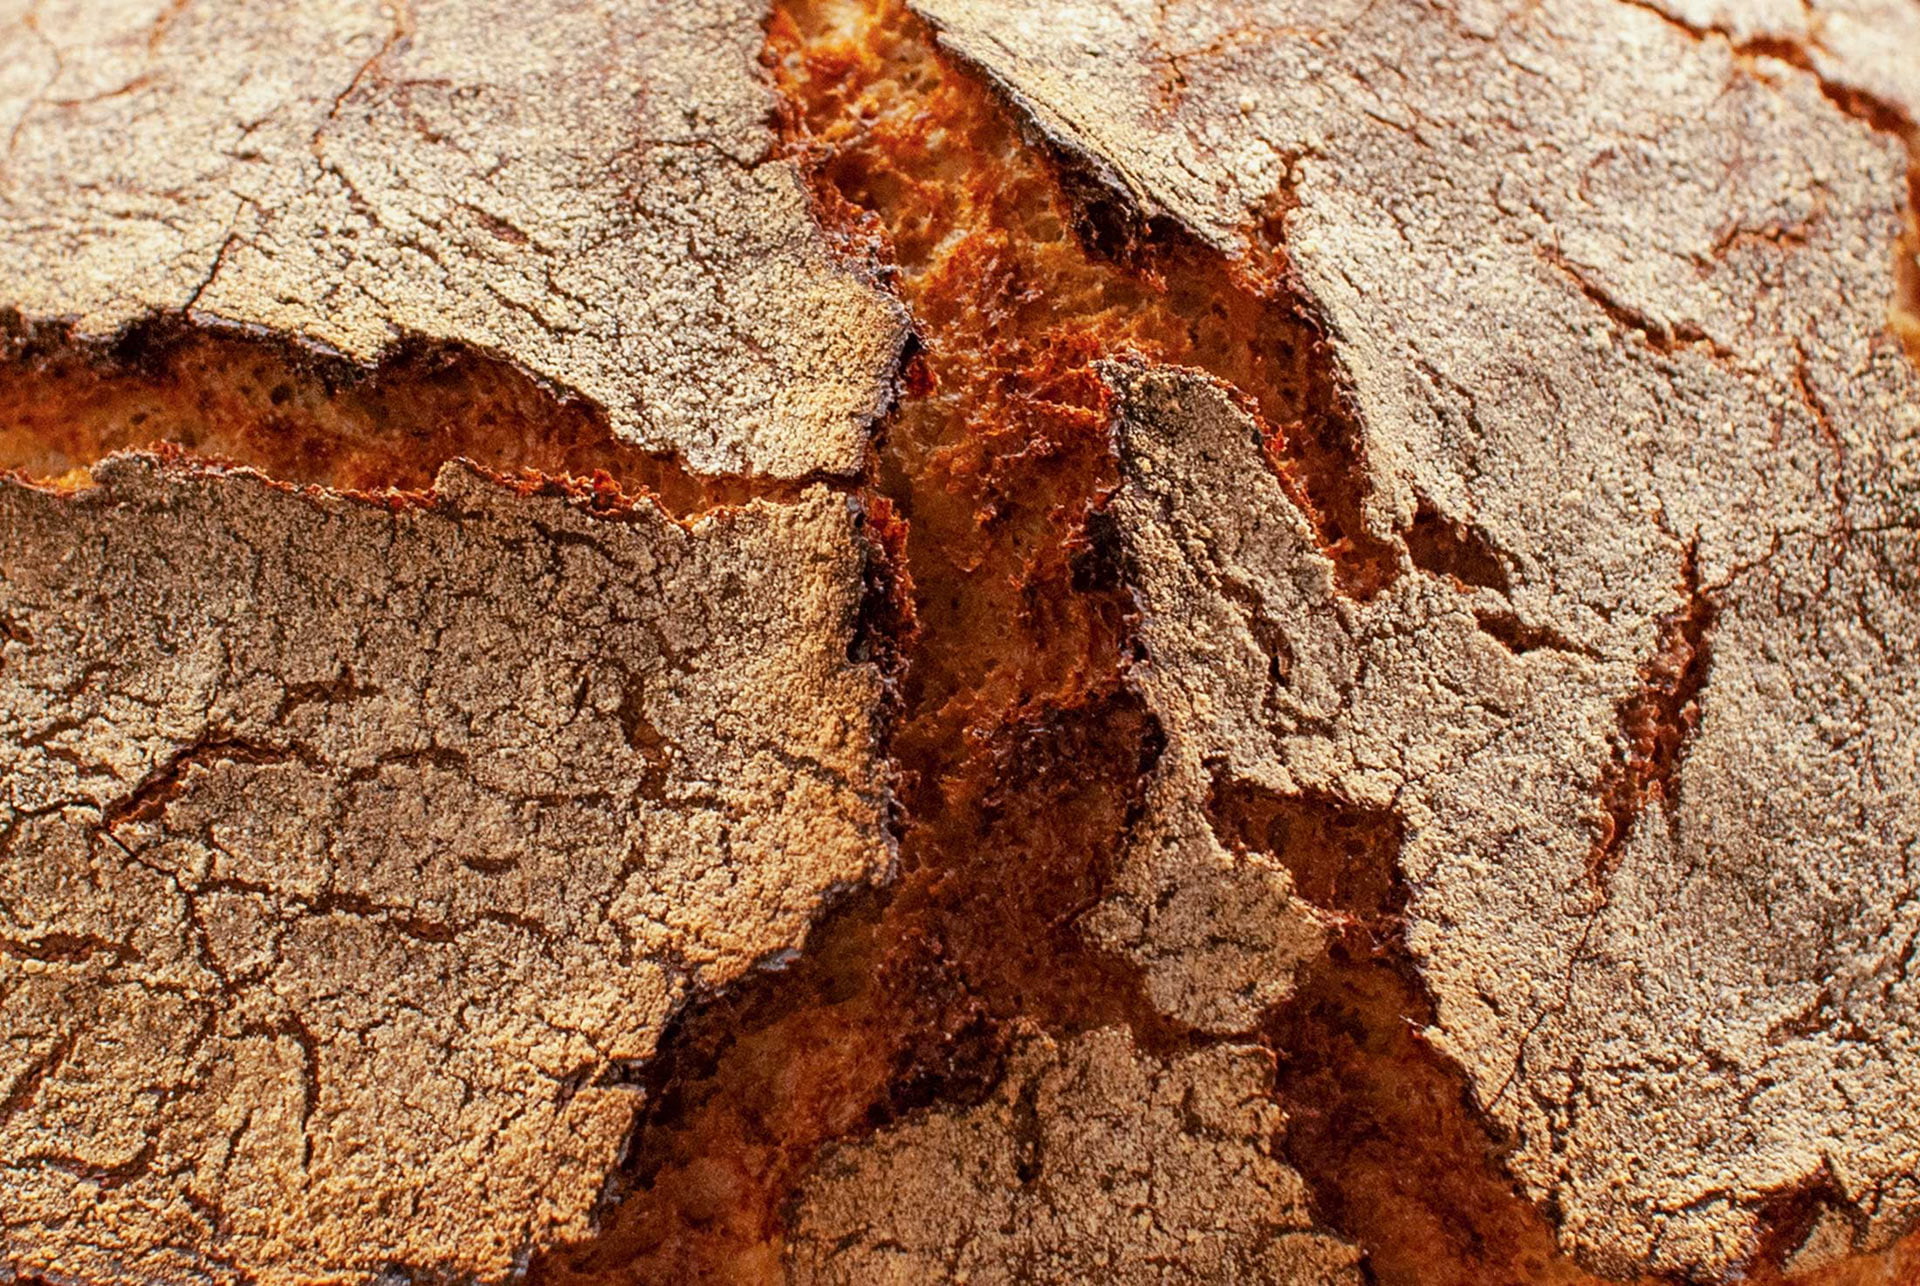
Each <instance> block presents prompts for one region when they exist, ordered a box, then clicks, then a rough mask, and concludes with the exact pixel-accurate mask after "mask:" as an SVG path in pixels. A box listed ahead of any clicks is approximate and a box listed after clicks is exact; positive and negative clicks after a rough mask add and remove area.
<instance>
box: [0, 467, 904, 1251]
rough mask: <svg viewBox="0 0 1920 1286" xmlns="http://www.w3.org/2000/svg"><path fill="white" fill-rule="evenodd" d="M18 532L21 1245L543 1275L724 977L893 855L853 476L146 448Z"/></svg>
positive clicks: (9, 635)
mask: <svg viewBox="0 0 1920 1286" xmlns="http://www.w3.org/2000/svg"><path fill="white" fill-rule="evenodd" d="M0 529H4V530H5V531H6V532H7V539H8V545H9V553H8V556H7V565H6V572H5V577H4V580H0V620H3V621H4V623H5V628H6V643H5V645H4V663H3V664H0V779H3V780H4V782H5V785H4V794H3V795H0V810H4V811H3V812H0V816H3V817H4V829H0V846H4V852H5V854H6V858H7V860H6V861H5V862H4V864H0V907H4V916H5V921H4V930H3V931H0V932H3V933H4V937H3V938H0V951H4V953H5V956H4V960H5V964H4V973H0V977H4V978H5V995H6V1016H7V1017H6V1044H5V1047H4V1052H3V1053H0V1060H3V1061H0V1084H4V1085H5V1086H7V1090H6V1097H5V1104H6V1107H5V1110H4V1112H0V1185H4V1189H5V1192H6V1201H5V1203H4V1210H3V1211H0V1228H3V1229H4V1232H3V1233H0V1236H3V1237H4V1246H5V1251H6V1260H7V1264H8V1267H9V1268H10V1269H11V1270H13V1271H15V1272H24V1273H27V1274H29V1275H31V1274H34V1273H46V1274H49V1275H53V1276H57V1277H59V1278H61V1279H66V1280H76V1281H88V1282H153V1281H208V1282H243V1281H259V1282H287V1283H293V1282H309V1281H364V1280H366V1279H367V1278H368V1277H369V1276H371V1275H372V1274H374V1273H376V1272H378V1271H379V1270H380V1269H381V1268H382V1267H383V1266H385V1265H387V1264H390V1263H398V1264H411V1265H422V1266H432V1267H434V1268H435V1269H436V1270H437V1271H440V1272H443V1273H446V1274H449V1275H471V1276H473V1277H477V1278H482V1279H486V1280H498V1279H501V1278H503V1277H505V1276H506V1275H507V1274H508V1273H509V1271H510V1269H511V1268H512V1266H513V1264H514V1261H515V1258H516V1256H518V1255H520V1254H522V1253H523V1252H524V1250H525V1248H526V1247H527V1246H529V1245H531V1244H539V1243H545V1242H548V1241H551V1240H553V1239H555V1238H561V1237H566V1236H574V1235H579V1234H581V1233H583V1232H584V1231H585V1230H586V1228H587V1217H588V1213H589V1211H590V1210H591V1208H592V1206H593V1202H594V1200H595V1198H596V1196H597V1194H598V1193H599V1190H600V1187H601V1184H602V1183H603V1181H604V1180H605V1178H606V1175H607V1173H608V1172H609V1171H610V1170H611V1169H612V1167H613V1165H614V1163H615V1161H616V1159H617V1156H618V1151H619V1146H620V1141H621V1139H622V1137H623V1135H624V1134H625V1132H626V1130H627V1128H628V1126H629V1124H630V1122H631V1120H632V1116H633V1110H634V1106H635V1097H636V1095H635V1091H634V1088H633V1087H632V1086H631V1085H630V1084H626V1083H624V1081H625V1078H624V1077H623V1075H622V1072H623V1069H625V1068H628V1067H630V1066H633V1065H636V1064H637V1063H639V1062H640V1061H641V1060H644V1059H646V1058H647V1057H648V1056H649V1055H650V1054H651V1053H652V1052H653V1049H654V1047H655V1045H656V1043H657V1042H658V1040H659V1037H660V1034H661V1029H662V1027H663V1025H664V1023H665V1021H666V1019H667V1017H668V1015H669V1014H670V1013H671V1012H672V1010H673V1009H674V1008H675V1006H676V1005H677V1004H678V1003H679V1002H680V1001H681V1000H682V998H683V997H685V995H686V994H687V993H688V991H689V989H690V988H694V987H712V986H715V985H718V984H720V983H724V982H725V981H727V980H728V979H729V978H731V977H733V976H735V975H737V974H739V973H740V972H741V971H742V970H744V969H745V968H747V967H748V966H749V965H751V964H752V963H754V962H755V961H756V960H758V959H760V958H762V957H765V956H768V955H770V954H772V953H775V952H777V951H780V950H782V949H786V948H791V947H793V946H795V945H797V944H798V942H799V940H800V937H801V935H802V933H803V931H804V929H805V927H806V925H807V923H808V922H809V920H810V919H811V917H812V916H813V915H814V913H815V912H816V911H817V909H818V907H819V905H820V903H821V901H822V899H823V898H824V897H825V896H827V895H828V894H829V893H830V892H831V891H832V890H833V889H835V888H836V887H839V886H842V885H846V884H850V883H853V882H857V881H863V880H866V879H869V878H872V877H875V876H877V875H878V874H879V873H881V872H882V871H883V870H884V868H885V865H886V862H887V858H888V845H887V842H886V839H885V835H884V832H883V830H882V827H881V813H882V807H883V796H884V783H883V781H882V779H881V777H880V775H879V770H878V768H877V763H876V759H875V756H874V753H873V744H872V738H873V718H874V713H875V702H876V700H877V696H878V691H877V683H876V680H875V677H874V675H873V672H872V670H871V668H870V667H866V666H863V665H858V664H852V663H849V662H848V660H847V652H848V648H849V646H850V644H851V642H852V629H853V617H854V612H855V609H856V607H857V604H858V585H859V578H860V571H861V565H862V552H861V550H860V548H859V546H858V544H857V541H856V537H855V531H854V526H853V518H852V515H851V514H850V512H849V510H848V507H847V504H846V501H845V500H844V499H843V498H841V497H839V496H835V495H832V494H829V493H826V492H823V491H820V490H818V489H816V490H814V491H812V492H809V493H808V494H807V495H806V496H805V497H804V498H803V499H801V500H799V501H798V502H796V503H793V504H790V505H766V504H759V503H756V504H753V505H750V506H748V507H747V508H745V509H743V510H741V511H739V512H738V513H736V514H733V515H730V516H725V517H715V518H710V519H707V520H704V521H702V522H700V523H697V524H695V525H694V526H693V527H692V528H690V529H688V528H683V527H681V526H679V525H678V524H676V523H675V522H673V521H672V520H671V519H669V518H668V517H666V516H665V515H664V514H662V513H660V512H659V511H657V510H656V509H654V508H653V507H652V506H651V505H649V504H643V505H641V506H639V507H636V508H634V509H633V510H631V511H630V512H626V513H622V514H619V515H614V516H604V515H596V514H593V513H591V512H588V511H586V510H585V508H584V507H583V506H582V505H581V504H580V503H579V502H578V501H577V500H575V499H573V498H570V497H566V496H549V495H534V496H527V495H522V494H521V493H520V491H518V490H516V489H514V488H510V487H507V486H504V485H501V484H499V483H496V482H493V481H490V480H488V479H486V478H483V477H481V476H480V475H478V474H475V473H473V472H471V471H470V470H468V469H466V468H465V467H463V466H458V465H449V466H448V467H447V468H446V469H445V470H443V471H442V473H441V475H440V479H439V485H438V488H437V490H436V491H435V492H434V493H433V495H432V496H431V497H430V498H429V499H426V500H423V501H417V502H414V503H410V504H404V505H400V506H397V507H394V508H388V507H384V506H380V505H376V504H373V503H370V502H368V501H365V500H353V499H341V498H333V497H328V496H325V495H320V494H315V493H302V492H297V491H291V490H289V489H286V488H283V487H277V486H275V485H272V484H269V483H267V482H266V481H264V480H262V479H260V478H258V477H254V476H249V475H244V474H242V475H224V474H221V473H218V472H211V471H207V470H204V469H196V468H191V467H186V466H180V465H168V464H164V463H155V462H152V461H150V460H142V459H138V458H136V459H129V460H126V461H124V462H119V463H112V464H108V465H105V466H102V467H101V468H100V469H99V473H98V479H97V485H96V486H95V487H94V488H93V489H91V490H87V491H83V492H81V493H79V494H77V495H73V496H70V497H68V496H58V495H53V494H49V493H47V492H44V491H38V490H32V489H29V488H26V487H23V486H20V485H17V484H5V485H0Z"/></svg>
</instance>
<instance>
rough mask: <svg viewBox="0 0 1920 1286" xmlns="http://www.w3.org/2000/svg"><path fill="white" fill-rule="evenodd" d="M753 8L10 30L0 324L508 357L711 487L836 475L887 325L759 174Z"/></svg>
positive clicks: (124, 13) (0, 106) (892, 343)
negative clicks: (272, 335)
mask: <svg viewBox="0 0 1920 1286" xmlns="http://www.w3.org/2000/svg"><path fill="white" fill-rule="evenodd" d="M765 17H766V11H765V8H764V6H763V5H762V4H760V3H755V2H754V0H711V2H709V0H699V2H698V3H677V2H675V0H648V2H647V3H642V4H606V3H591V4H570V3H553V4H546V3H539V2H537V0H536V3H531V4H529V3H522V2H521V0H507V2H504V3H503V2H499V0H487V2H486V3H483V4H479V5H475V4H470V3H464V2H456V0H419V2H417V3H416V2H413V0H395V2H394V3H390V4H389V3H376V2H375V0H299V2H297V3H287V4H257V5H256V4H224V3H212V2H209V0H189V2H188V3H172V2H171V0H104V2H102V3H89V4H83V5H64V4H62V5H49V4H34V3H28V2H27V0H7V2H6V3H4V4H0V130H4V131H5V137H6V140H7V141H6V150H5V159H4V163H0V275H4V276H5V278H6V279H7V281H8V283H9V284H8V287H7V289H6V291H5V296H6V297H5V299H4V300H0V306H4V307H10V308H14V309H17V310H19V311H20V312H21V313H22V314H24V315H25V316H26V318H27V319H28V320H29V321H65V322H71V323H72V324H73V326H74V328H75V329H76V331H77V332H78V333H79V334H81V335H83V336H95V337H104V336H110V335H112V334H113V333H115V332H116V331H117V330H119V329H120V328H121V327H122V326H124V325H126V324H127V323H129V322H132V321H137V320H140V319H142V318H144V317H147V316H149V315H151V314H154V313H176V312H185V313H187V314H188V315H189V316H191V317H193V318H194V319H196V320H200V321H205V322H224V323H230V324H233V325H237V326H243V327H264V328H268V329H270V330H273V331H275V332H279V333H282V334H285V335H288V336H293V337H297V338H300V339H303V340H308V341H311V342H314V343H317V344H321V345H325V346H327V347H329V348H332V349H335V350H337V351H339V352H341V353H344V354H346V355H347V356H349V357H352V358H354V359H356V360H359V361H372V360H375V359H377V358H379V357H381V356H382V355H383V354H384V353H386V352H388V351H389V350H390V349H391V348H393V346H394V345H396V344H397V343H399V342H402V341H404V340H407V339H416V338H418V339H429V340H449V341H457V342H460V343H463V344H469V345H473V346H475V347H478V348H481V349H484V350H487V351H489V352H493V353H496V354H499V355H501V356H504V357H506V358H509V359H511V360H513V361H515V362H518V363H519V364H521V365H522V366H524V367H526V368H528V369H529V370H531V371H533V372H535V373H536V374H538V375H540V376H543V377H545V378H546V379H548V380H551V381H552V382H554V383H555V384H557V385H559V386H561V387H562V388H565V389H568V390H571V391H574V392H577V393H580V394H583V395H585V396H586V397H589V398H591V399H593V400H594V401H595V402H597V403H599V404H600V405H601V406H602V407H604V408H605V410H606V413H607V416H608V418H609V420H610V421H611V423H612V426H613V429H614V431H615V433H616V434H617V435H618V436H619V437H621V438H623V439H625V440H627V441H630V442H632V443H634V444H636V445H639V446H642V447H645V448H647V449H649V450H656V451H673V452H677V453H679V454H680V455H681V456H683V457H684V458H685V459H686V460H687V462H688V463H689V464H691V465H692V466H693V467H695V468H697V469H701V470H706V471H727V470H738V471H746V472H752V473H759V474H770V475H775V476H780V477H798V476H802V475H806V474H809V473H816V472H830V473H840V474H847V473H852V472H853V471H855V470H856V469H857V468H858V467H859V463H860V458H861V452H862V450H863V449H864V445H865V441H866V433H865V428H866V424H867V421H869V420H870V419H871V418H872V417H873V416H874V415H875V414H877V413H878V411H879V410H880V407H881V405H882V403H883V401H884V398H885V395H886V391H887V385H888V380H889V372H890V370H891V368H892V364H893V361H894V357H895V354H896V351H897V349H898V347H899V343H900V339H901V333H902V332H901V322H900V317H899V310H898V308H897V306H896V305H894V303H893V302H892V301H891V300H889V299H888V298H887V297H886V296H885V295H884V294H882V293H881V292H880V291H879V290H877V289H876V288H875V287H873V286H872V285H870V284H867V283H864V282H861V281H859V280H856V279H855V278H854V277H852V276H850V275H849V274H848V273H846V272H845V271H843V270H841V269H839V268H837V267H835V266H834V265H833V263H832V262H831V261H830V259H829V256H828V251H827V247H826V243H825V242H824V241H823V239H822V238H821V236H820V234H819V231H818V229H817V228H816V227H815V225H814V223H813V221H812V220H811V218H810V217H809V214H808V209H807V196H806V191H805V189H804V187H803V186H802V185H801V183H800V181H799V178H798V176H797V175H796V174H795V172H794V169H793V167H792V166H791V165H790V164H788V163H787V162H784V161H781V160H776V159H773V158H772V157H770V156H769V149H770V147H771V145H772V143H773V131H772V129H771V127H770V125H769V119H768V118H769V115H770V113H771V111H772V107H773V102H772V97H771V95H770V94H769V92H768V90H767V88H766V85H765V84H764V83H763V81H762V80H761V78H760V76H759V74H758V69H757V68H756V66H755V64H754V56H755V54H756V52H757V51H758V49H759V46H760V41H761V26H762V23H763V22H764V21H765Z"/></svg>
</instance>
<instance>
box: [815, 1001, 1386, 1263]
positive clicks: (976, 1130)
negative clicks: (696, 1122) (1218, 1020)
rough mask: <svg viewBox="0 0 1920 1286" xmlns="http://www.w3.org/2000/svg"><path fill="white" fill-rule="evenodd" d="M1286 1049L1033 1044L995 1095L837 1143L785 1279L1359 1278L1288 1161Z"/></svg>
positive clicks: (1104, 1040) (1099, 1035)
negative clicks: (1272, 1091)
mask: <svg viewBox="0 0 1920 1286" xmlns="http://www.w3.org/2000/svg"><path fill="white" fill-rule="evenodd" d="M1271 1075H1272V1066H1271V1058H1270V1056H1269V1055H1268V1054H1267V1053H1266V1051H1264V1050H1262V1049H1260V1048H1258V1047H1255V1046H1243V1045H1231V1044H1225V1045H1215V1046H1213V1047H1211V1048H1209V1049H1206V1050H1202V1051H1198V1052H1195V1053H1190V1054H1185V1055H1181V1056H1178V1057H1175V1058H1173V1059H1171V1060H1169V1061H1166V1062H1162V1061H1160V1060H1157V1059H1155V1058H1153V1057H1151V1056H1149V1055H1146V1054H1143V1053H1142V1052H1140V1051H1139V1050H1137V1049H1135V1048H1134V1047H1133V1045H1132V1043H1131V1042H1130V1041H1129V1040H1128V1038H1127V1036H1126V1034H1125V1033H1124V1032H1121V1031H1116V1030H1114V1029H1111V1028H1103V1029H1100V1030H1097V1031H1093V1032H1089V1033H1088V1034H1086V1035H1084V1036H1081V1037H1078V1038H1076V1039H1073V1040H1070V1041H1067V1042H1065V1043H1064V1044H1063V1043H1058V1042H1055V1041H1052V1040H1049V1039H1047V1038H1045V1037H1034V1038H1031V1039H1030V1040H1029V1041H1027V1042H1025V1043H1023V1044H1022V1045H1021V1046H1020V1047H1019V1048H1018V1049H1016V1050H1015V1052H1014V1053H1013V1055H1012V1057H1011V1059H1010V1061H1009V1064H1008V1067H1007V1070H1006V1075H1005V1078H1004V1079H1003V1080H1002V1081H1001V1083H1000V1087H999V1088H998V1089H997V1090H996V1091H995V1092H994V1094H993V1096H992V1097H991V1098H990V1099H988V1100H987V1101H986V1102H984V1103H982V1104H980V1105H979V1106H977V1107H971V1108H964V1109H954V1108H943V1109H938V1110H935V1111H931V1112H928V1113H926V1114H923V1115H921V1116H918V1117H915V1118H913V1119H910V1120H908V1121H905V1122H902V1123H901V1124H899V1125H897V1126H895V1127H893V1128H891V1129H889V1130H887V1131H885V1132H883V1133H881V1134H879V1135H877V1136H875V1137H874V1138H873V1139H872V1140H870V1141H868V1142H866V1143H865V1144H863V1145H862V1146H860V1147H859V1148H855V1149H848V1150H846V1151H844V1152H829V1153H828V1154H827V1155H826V1156H825V1157H824V1158H823V1159H822V1160H821V1162H820V1163H819V1165H818V1166H817V1168H816V1169H815V1171H814V1173H813V1175H812V1177H811V1178H810V1179H809V1180H808V1183H807V1186H806V1187H805V1188H804V1189H803V1190H802V1192H801V1195H800V1205H799V1209H798V1213H797V1214H796V1215H795V1217H794V1224H793V1228H794V1231H793V1241H792V1245H791V1249H790V1252H789V1254H790V1260H789V1270H790V1271H789V1275H788V1280H789V1281H792V1282H795V1283H798V1284H801V1286H812V1284H814V1283H819V1284H821V1286H825V1284H827V1283H847V1284H848V1286H851V1284H853V1283H869V1282H902V1283H904V1282H924V1281H970V1282H1027V1281H1064V1280H1072V1279H1080V1278H1084V1277H1086V1276H1088V1275H1097V1276H1098V1277H1099V1278H1101V1279H1102V1280H1106V1281H1113V1282H1119V1283H1125V1284H1128V1286H1131V1284H1132V1283H1145V1282H1218V1281H1263V1282H1293V1283H1299V1286H1359V1284H1360V1283H1361V1282H1362V1281H1363V1280H1364V1278H1363V1277H1362V1276H1361V1273H1360V1270H1359V1268H1358V1265H1357V1263H1356V1259H1357V1255H1356V1252H1355V1251H1354V1249H1353V1248H1352V1247H1351V1246H1348V1245H1345V1244H1344V1243H1342V1242H1340V1241H1339V1240H1337V1239H1335V1238H1332V1237H1329V1236H1327V1235H1326V1234H1324V1233H1322V1232H1318V1231H1316V1230H1315V1227H1314V1223H1313V1219H1312V1217H1311V1215H1310V1214H1309V1212H1308V1209H1307V1194H1306V1190H1305V1188H1304V1187H1303V1185H1302V1184H1301V1182H1300V1178H1299V1176H1298V1175H1297V1174H1295V1173H1294V1172H1293V1171H1292V1170H1291V1169H1289V1168H1288V1167H1287V1166H1286V1165H1284V1164H1283V1163H1281V1162H1280V1161H1279V1160H1278V1159H1277V1157H1276V1155H1275V1151H1276V1147H1277V1143H1278V1140H1279V1138H1280V1136H1281V1134H1282V1133H1283V1132H1284V1130H1285V1128H1286V1127H1285V1121H1284V1119H1283V1118H1282V1116H1281V1114H1280V1111H1279V1109H1278V1108H1276V1107H1275V1106H1274V1104H1273V1101H1272V1100H1271V1099H1270V1098H1268V1097H1267V1095H1266V1093H1265V1084H1266V1082H1267V1080H1268V1079H1269V1078H1270V1077H1271Z"/></svg>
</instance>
